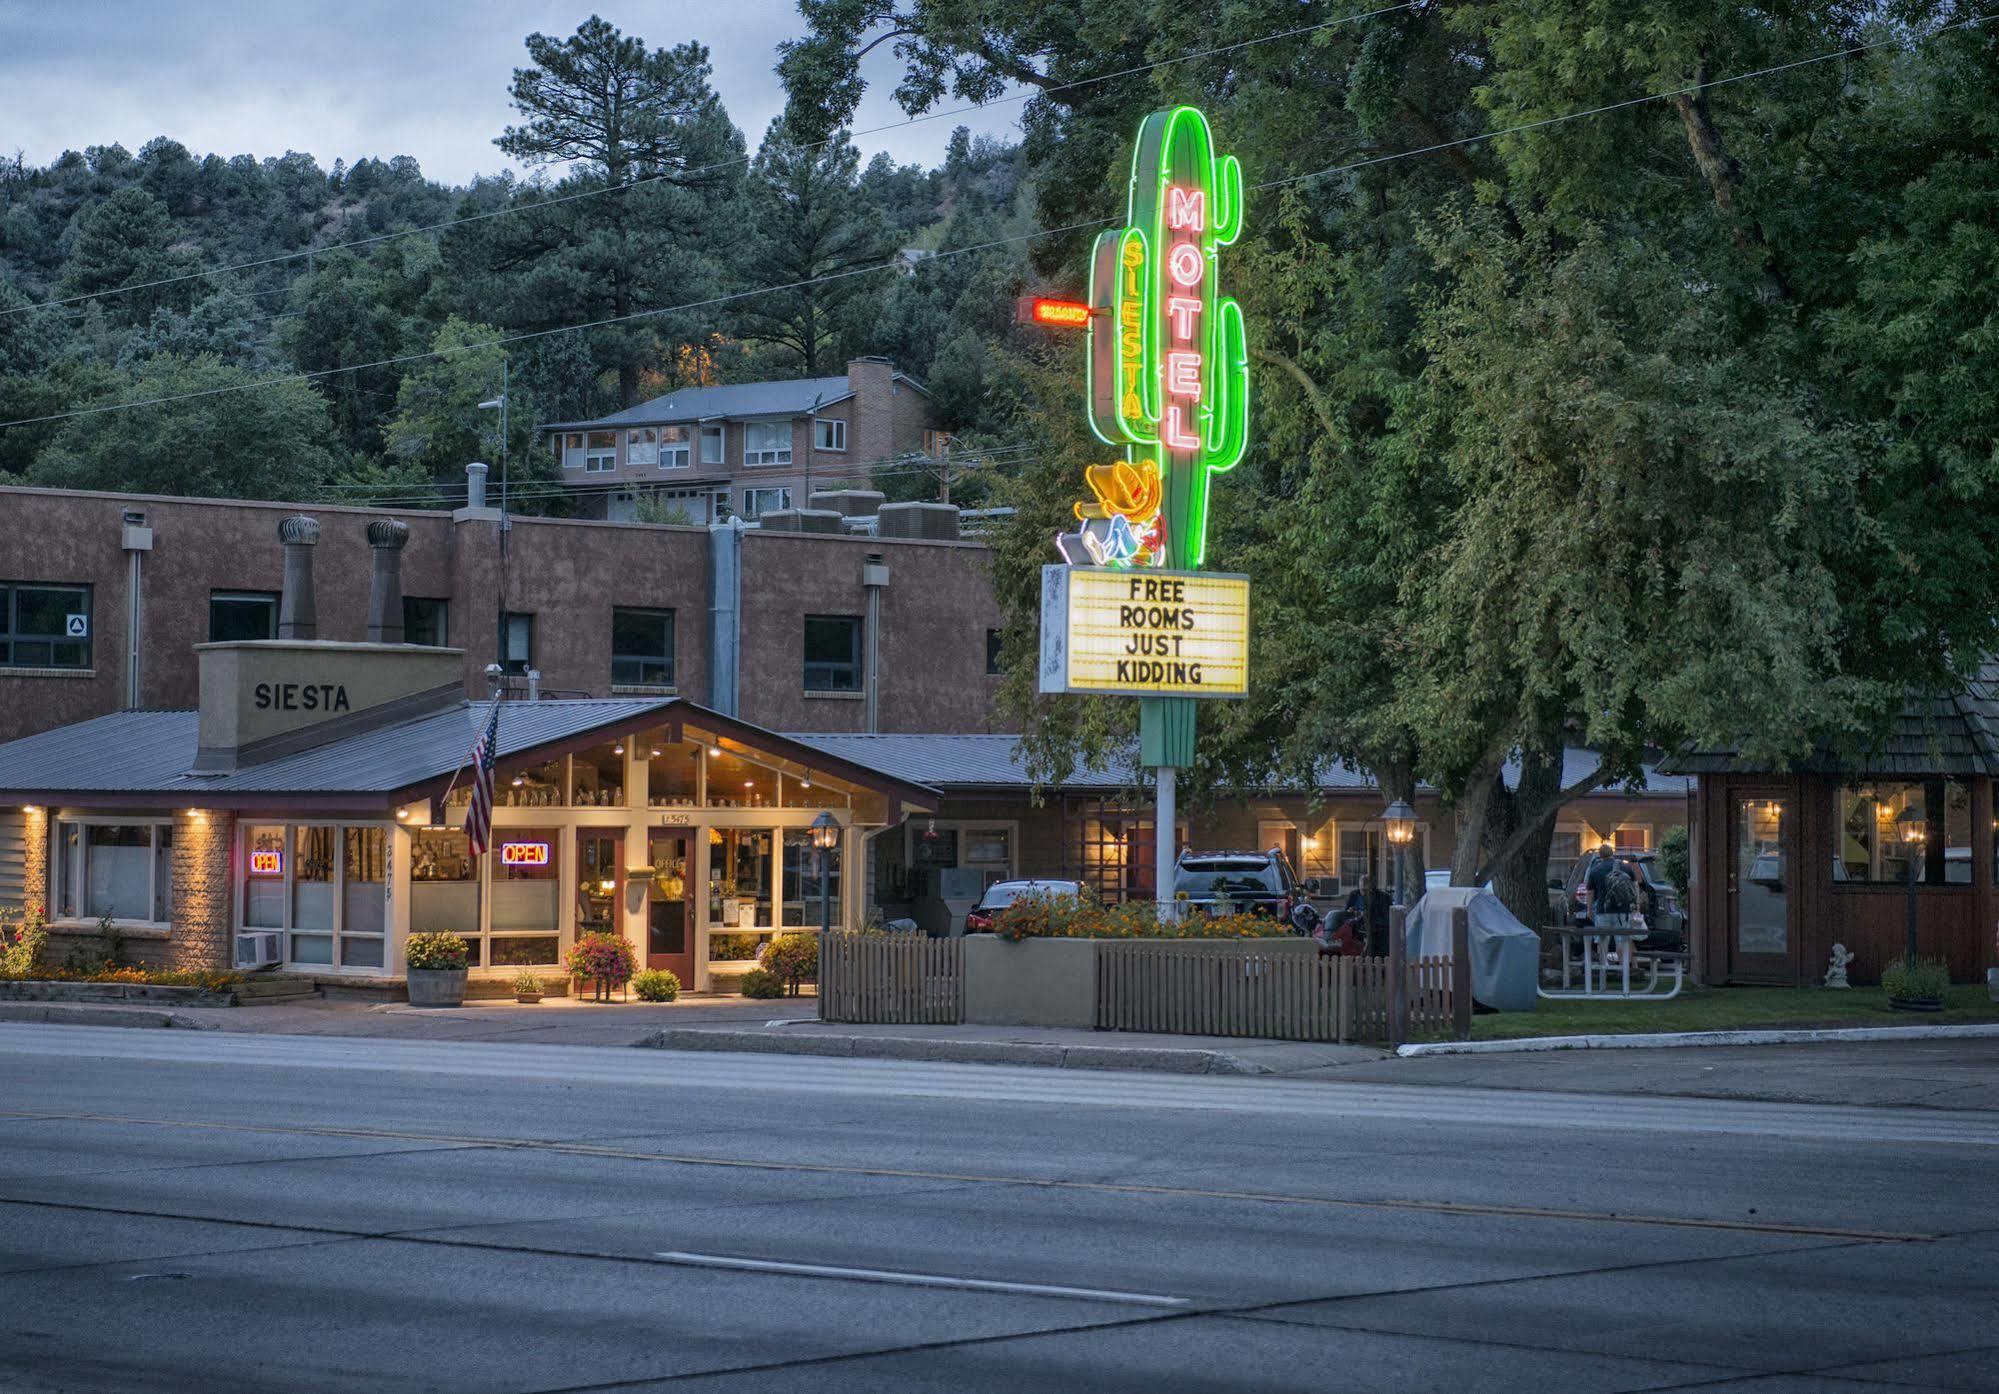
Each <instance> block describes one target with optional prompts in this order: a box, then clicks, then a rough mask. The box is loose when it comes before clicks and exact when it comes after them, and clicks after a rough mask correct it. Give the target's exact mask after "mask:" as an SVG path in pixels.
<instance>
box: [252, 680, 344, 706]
mask: <svg viewBox="0 0 1999 1394" xmlns="http://www.w3.org/2000/svg"><path fill="white" fill-rule="evenodd" d="M252 700H253V701H254V702H255V703H256V706H257V710H258V711H260V712H263V711H274V712H344V711H346V710H348V706H347V687H346V684H344V683H335V682H260V683H258V684H257V686H256V690H255V691H254V693H252Z"/></svg>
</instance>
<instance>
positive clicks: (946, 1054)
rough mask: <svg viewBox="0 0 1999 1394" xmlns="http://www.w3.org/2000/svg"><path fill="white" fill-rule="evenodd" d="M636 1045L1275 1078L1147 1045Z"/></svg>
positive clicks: (1228, 1059)
mask: <svg viewBox="0 0 1999 1394" xmlns="http://www.w3.org/2000/svg"><path fill="white" fill-rule="evenodd" d="M632 1044H633V1045H635V1046H637V1047H639V1048H641V1049H645V1050H716V1051H732V1052H747V1053H753V1054H759V1055H831V1056H839V1057H842V1058H846V1059H877V1060H928V1061H944V1062H950V1063H954V1064H967V1065H1039V1066H1043V1067H1045V1068H1049V1069H1058V1070H1154V1071H1159V1072H1162V1073H1166V1074H1184V1075H1267V1074H1275V1073H1278V1072H1277V1071H1274V1070H1272V1069H1270V1068H1269V1067H1268V1066H1265V1065H1263V1064H1261V1063H1260V1062H1258V1061H1255V1060H1248V1059H1244V1058H1243V1057H1241V1056H1237V1055H1233V1054H1231V1053H1230V1052H1228V1051H1225V1050H1173V1049H1170V1048H1168V1049H1161V1048H1157V1047H1145V1046H1099V1045H1073V1046H1071V1045H1050V1044H1044V1043H1040V1042H1034V1041H942V1040H931V1039H926V1038H921V1037H914V1036H803V1035H793V1034H789V1033H787V1034H784V1035H773V1034H771V1033H770V1032H768V1031H728V1030H703V1029H701V1028H699V1027H679V1028H675V1029H672V1030H666V1031H655V1032H653V1034H651V1035H650V1036H647V1037H646V1038H645V1039H644V1040H640V1041H634V1042H633V1043H632Z"/></svg>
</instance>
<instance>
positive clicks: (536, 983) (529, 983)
mask: <svg viewBox="0 0 1999 1394" xmlns="http://www.w3.org/2000/svg"><path fill="white" fill-rule="evenodd" d="M514 1000H515V1001H516V1002H519V1003H522V1004H523V1005H529V1006H531V1005H533V1004H534V1003H536V1002H539V1001H541V979H540V978H537V977H536V976H535V975H534V970H533V969H532V968H523V969H521V970H520V971H519V972H518V973H516V974H514Z"/></svg>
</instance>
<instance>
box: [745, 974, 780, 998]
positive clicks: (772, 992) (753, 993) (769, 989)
mask: <svg viewBox="0 0 1999 1394" xmlns="http://www.w3.org/2000/svg"><path fill="white" fill-rule="evenodd" d="M742 989H743V996H745V997H782V996H784V983H783V981H782V980H781V979H779V977H778V976H777V974H775V973H772V972H770V971H768V970H767V969H763V968H752V969H751V970H750V971H749V972H747V973H745V974H743V981H742Z"/></svg>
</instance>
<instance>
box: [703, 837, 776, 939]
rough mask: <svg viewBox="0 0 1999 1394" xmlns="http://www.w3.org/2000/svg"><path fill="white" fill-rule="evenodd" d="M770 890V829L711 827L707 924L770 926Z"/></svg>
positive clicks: (743, 927)
mask: <svg viewBox="0 0 1999 1394" xmlns="http://www.w3.org/2000/svg"><path fill="white" fill-rule="evenodd" d="M770 892H771V831H770V829H768V828H714V829H711V830H710V831H709V834H708V923H709V924H711V925H713V926H714V927H715V928H717V929H731V930H749V929H769V928H770V927H771V919H770V908H771V907H770Z"/></svg>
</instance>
